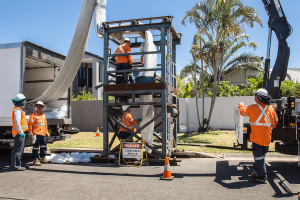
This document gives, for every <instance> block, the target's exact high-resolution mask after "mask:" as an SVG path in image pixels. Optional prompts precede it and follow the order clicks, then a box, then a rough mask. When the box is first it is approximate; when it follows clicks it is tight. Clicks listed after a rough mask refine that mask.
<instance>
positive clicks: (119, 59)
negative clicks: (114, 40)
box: [113, 43, 132, 64]
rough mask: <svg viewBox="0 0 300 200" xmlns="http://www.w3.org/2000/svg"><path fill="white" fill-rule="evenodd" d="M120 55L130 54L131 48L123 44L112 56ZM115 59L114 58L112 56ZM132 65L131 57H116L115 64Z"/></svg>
mask: <svg viewBox="0 0 300 200" xmlns="http://www.w3.org/2000/svg"><path fill="white" fill-rule="evenodd" d="M121 53H131V48H130V47H129V46H128V45H127V44H126V43H125V44H121V45H120V46H118V48H117V49H116V51H115V52H114V54H121ZM113 58H115V56H113ZM128 62H129V64H132V55H128V56H117V61H116V63H117V64H118V63H128Z"/></svg>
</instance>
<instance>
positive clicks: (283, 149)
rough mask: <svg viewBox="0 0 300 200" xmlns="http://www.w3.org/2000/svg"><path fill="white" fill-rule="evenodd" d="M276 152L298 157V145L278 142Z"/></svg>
mask: <svg viewBox="0 0 300 200" xmlns="http://www.w3.org/2000/svg"><path fill="white" fill-rule="evenodd" d="M275 151H277V152H279V153H283V154H288V155H298V151H299V150H298V144H297V143H285V142H276V143H275Z"/></svg>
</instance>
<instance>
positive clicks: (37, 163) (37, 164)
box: [33, 158, 42, 166]
mask: <svg viewBox="0 0 300 200" xmlns="http://www.w3.org/2000/svg"><path fill="white" fill-rule="evenodd" d="M33 165H36V166H41V165H42V164H41V163H40V161H39V159H37V158H36V159H35V160H34V161H33Z"/></svg>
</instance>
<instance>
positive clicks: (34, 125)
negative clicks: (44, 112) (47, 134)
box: [32, 124, 46, 126]
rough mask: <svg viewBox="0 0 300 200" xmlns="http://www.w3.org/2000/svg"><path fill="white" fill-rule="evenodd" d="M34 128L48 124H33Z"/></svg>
mask: <svg viewBox="0 0 300 200" xmlns="http://www.w3.org/2000/svg"><path fill="white" fill-rule="evenodd" d="M32 126H46V124H33V125H32Z"/></svg>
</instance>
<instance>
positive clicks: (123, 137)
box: [118, 131, 130, 139]
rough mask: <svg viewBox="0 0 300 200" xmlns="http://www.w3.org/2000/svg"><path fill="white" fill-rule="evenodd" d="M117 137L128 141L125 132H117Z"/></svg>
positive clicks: (128, 136) (127, 134)
mask: <svg viewBox="0 0 300 200" xmlns="http://www.w3.org/2000/svg"><path fill="white" fill-rule="evenodd" d="M118 137H119V139H129V138H130V133H128V132H126V131H121V132H119V135H118Z"/></svg>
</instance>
